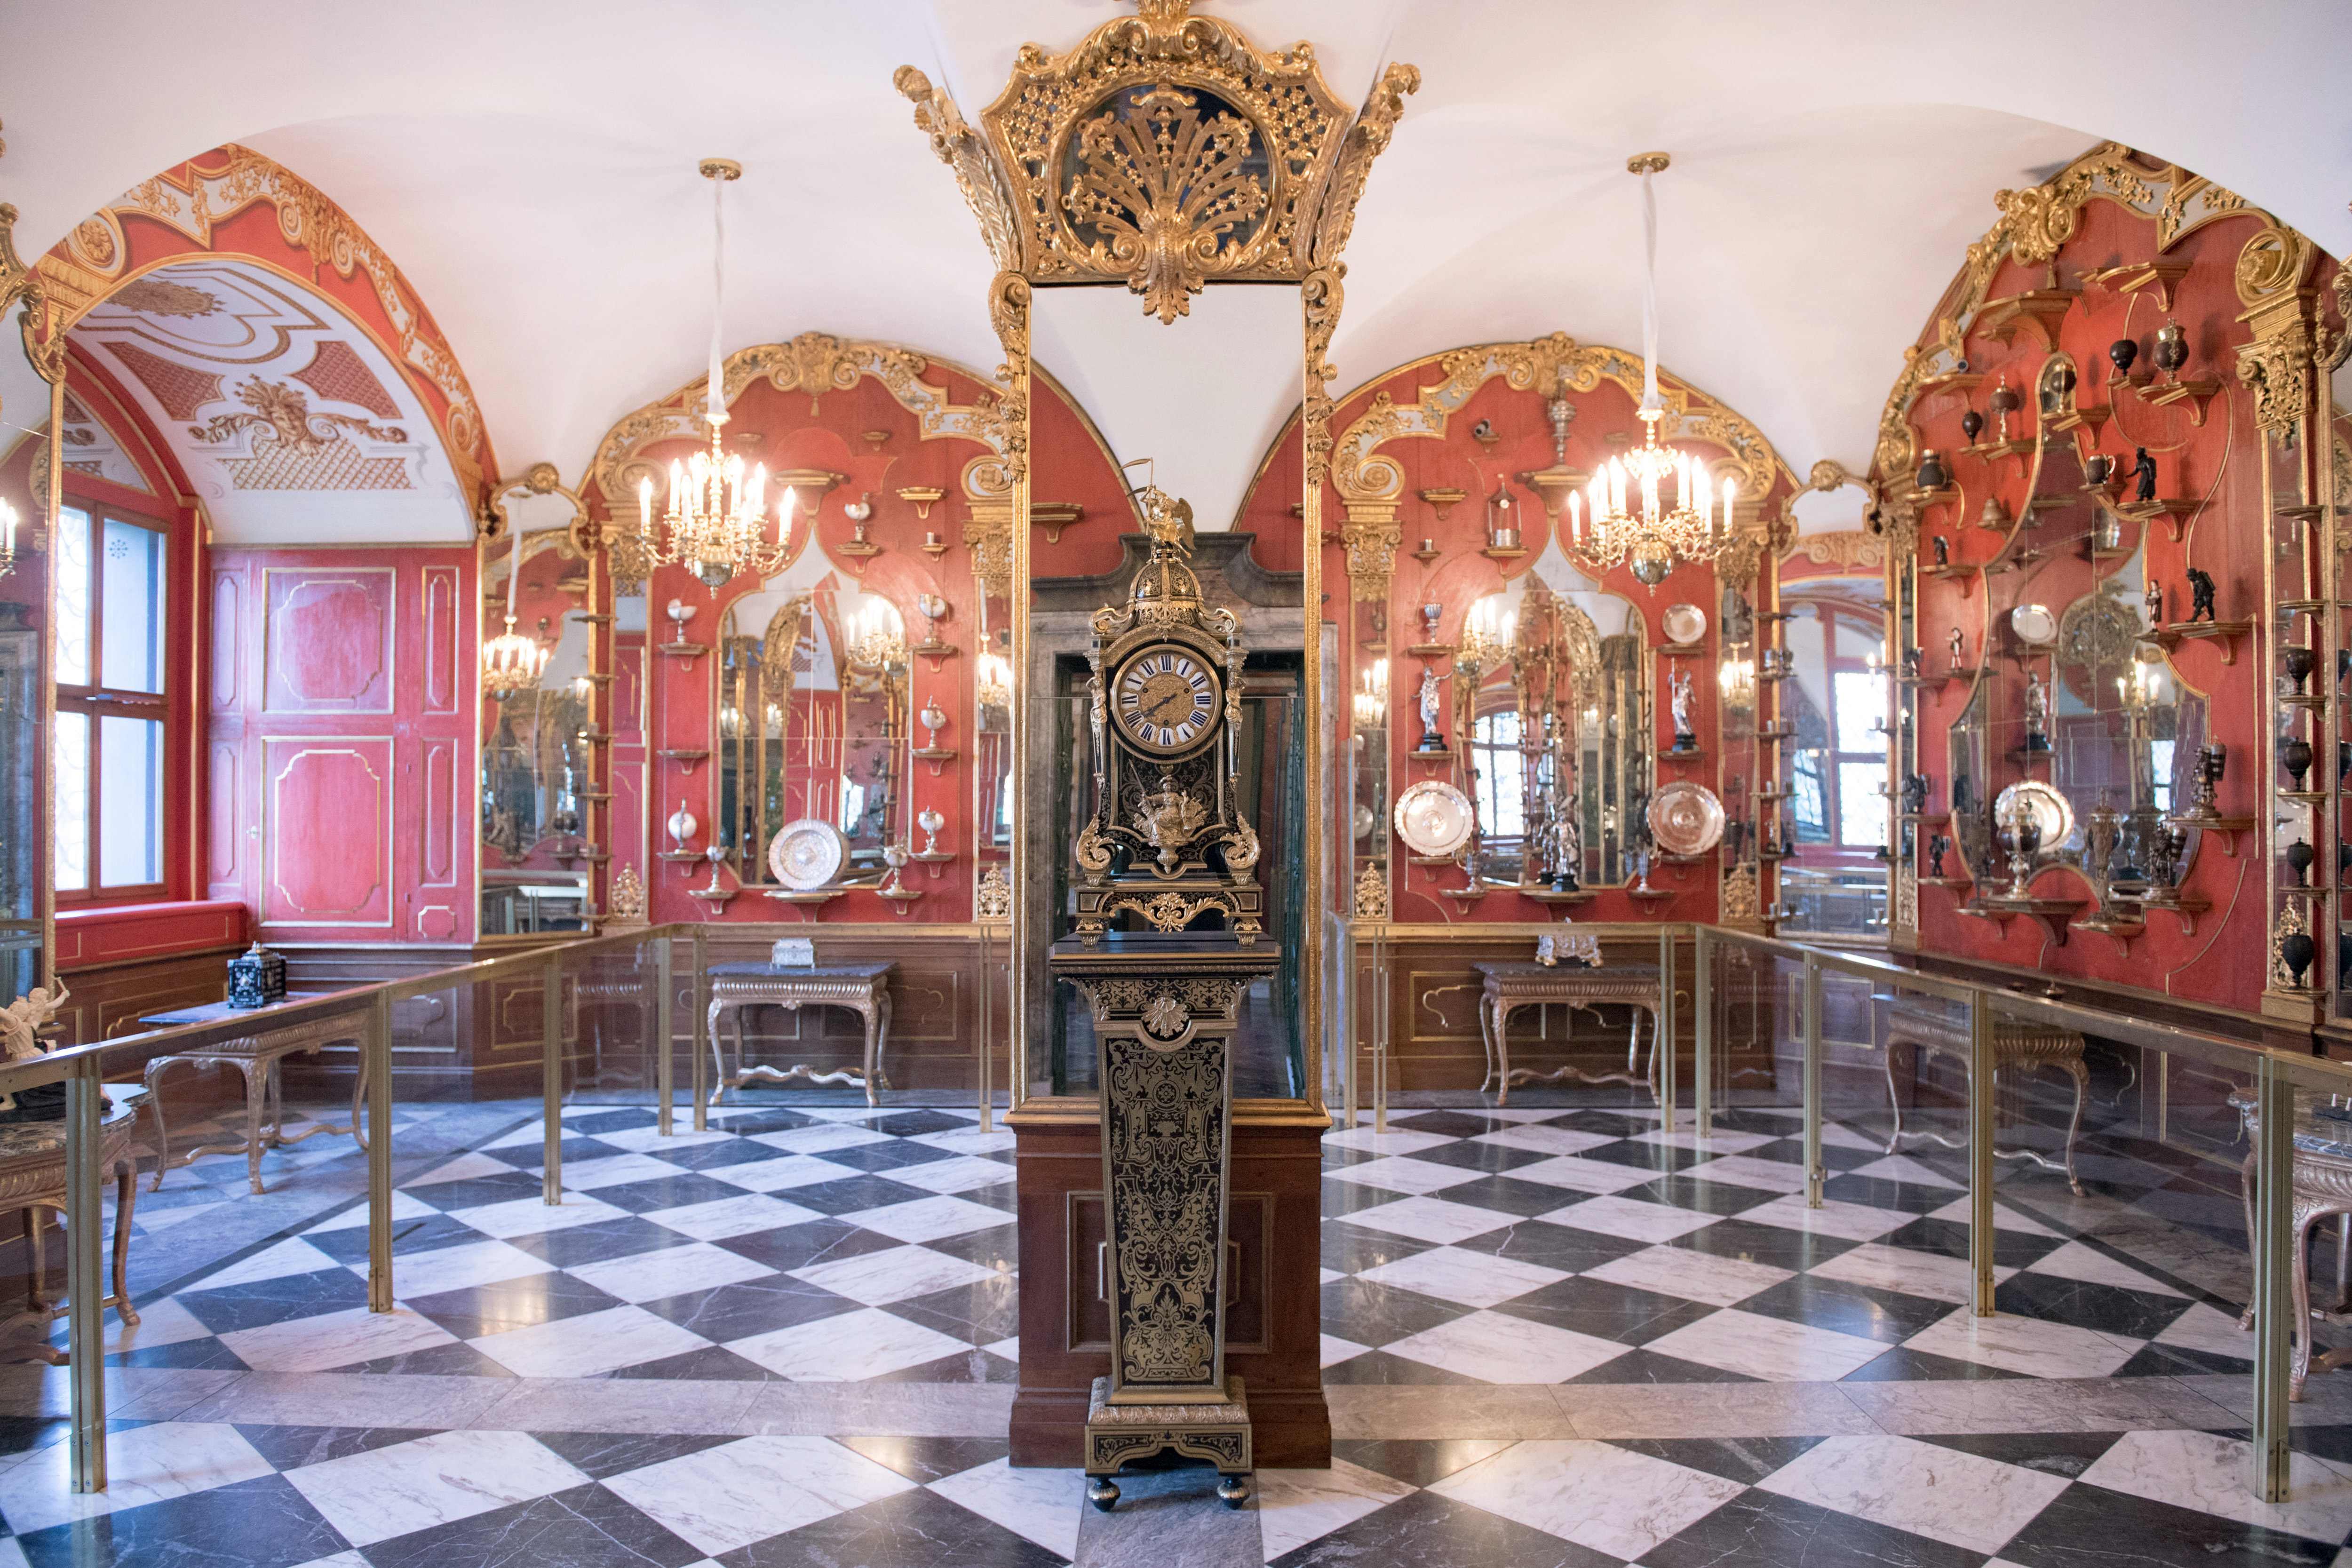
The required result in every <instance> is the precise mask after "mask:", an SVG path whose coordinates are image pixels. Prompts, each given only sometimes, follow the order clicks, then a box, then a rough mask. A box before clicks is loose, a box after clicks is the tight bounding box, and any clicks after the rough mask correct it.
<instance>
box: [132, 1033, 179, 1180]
mask: <svg viewBox="0 0 2352 1568" xmlns="http://www.w3.org/2000/svg"><path fill="white" fill-rule="evenodd" d="M187 1059H188V1058H185V1057H157V1058H155V1059H154V1060H153V1061H151V1062H149V1063H148V1064H147V1071H146V1072H145V1074H144V1075H143V1078H144V1081H145V1083H146V1085H147V1110H148V1111H149V1113H150V1114H152V1116H153V1117H154V1118H155V1181H154V1184H153V1185H152V1186H150V1187H149V1188H148V1189H147V1190H148V1191H149V1192H151V1193H155V1192H161V1191H163V1173H164V1172H166V1171H168V1170H170V1169H171V1168H172V1133H171V1130H170V1129H169V1128H168V1127H166V1126H165V1125H164V1124H163V1090H162V1089H161V1087H160V1086H161V1084H162V1083H163V1072H164V1069H165V1068H169V1067H171V1066H172V1064H173V1063H174V1062H184V1061H186V1060H187Z"/></svg>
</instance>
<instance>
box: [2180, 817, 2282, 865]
mask: <svg viewBox="0 0 2352 1568" xmlns="http://www.w3.org/2000/svg"><path fill="white" fill-rule="evenodd" d="M2164 825H2165V826H2167V827H2178V828H2180V829H2182V830H2184V831H2185V830H2187V829H2189V828H2192V827H2193V828H2195V829H2196V830H2197V831H2198V832H2200V833H2218V834H2221V836H2222V838H2221V853H2222V854H2224V855H2227V856H2228V857H2230V858H2231V859H2232V860H2234V859H2236V858H2238V835H2240V834H2242V833H2252V831H2253V830H2254V829H2255V828H2256V827H2257V826H2260V824H2259V823H2258V822H2257V821H2256V820H2255V819H2254V818H2253V817H2251V816H2195V815H2194V814H2191V813H2185V812H2184V813H2175V814H2174V815H2172V816H2167V817H2166V818H2165V819H2164Z"/></svg>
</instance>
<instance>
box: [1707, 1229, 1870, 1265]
mask: <svg viewBox="0 0 2352 1568" xmlns="http://www.w3.org/2000/svg"><path fill="white" fill-rule="evenodd" d="M1667 1245H1668V1246H1670V1247H1685V1248H1687V1249H1688V1250H1690V1251H1692V1252H1704V1253H1706V1254H1707V1255H1708V1256H1709V1257H1711V1258H1739V1259H1741V1260H1742V1261H1744V1262H1748V1263H1764V1264H1769V1265H1770V1266H1771V1267H1772V1268H1818V1267H1819V1266H1820V1265H1822V1264H1824V1263H1827V1262H1828V1261H1829V1260H1830V1259H1831V1258H1835V1257H1837V1256H1838V1255H1839V1254H1841V1253H1845V1252H1851V1251H1853V1249H1854V1247H1857V1246H1859V1245H1861V1244H1860V1243H1858V1242H1853V1241H1848V1240H1846V1239H1845V1238H1844V1237H1837V1236H1826V1235H1823V1234H1822V1232H1820V1231H1816V1230H1795V1229H1792V1228H1790V1226H1784V1225H1759V1224H1757V1223H1756V1222H1755V1221H1753V1220H1743V1219H1739V1218H1737V1217H1734V1218H1731V1219H1725V1220H1719V1221H1717V1223H1716V1224H1714V1225H1710V1226H1706V1227H1705V1228H1703V1229H1700V1230H1695V1231H1692V1232H1690V1233H1689V1234H1688V1235H1686V1236H1678V1237H1675V1239H1674V1240H1673V1241H1671V1242H1669V1243H1667Z"/></svg>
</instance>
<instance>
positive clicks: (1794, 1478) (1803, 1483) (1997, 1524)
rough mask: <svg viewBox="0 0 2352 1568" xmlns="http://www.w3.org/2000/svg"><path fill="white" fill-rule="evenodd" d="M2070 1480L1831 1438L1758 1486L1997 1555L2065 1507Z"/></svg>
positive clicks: (1868, 1440)
mask: <svg viewBox="0 0 2352 1568" xmlns="http://www.w3.org/2000/svg"><path fill="white" fill-rule="evenodd" d="M2069 1484H2070V1483H2069V1482H2068V1481H2067V1479H2066V1478H2065V1477H2063V1476H2055V1475H2049V1474H2045V1473H2044V1472H2042V1471H2040V1470H2030V1469H2027V1468H2024V1467H2022V1466H2020V1465H2005V1464H2002V1463H2001V1462H2000V1460H1998V1459H1988V1458H1981V1457H1979V1456H1978V1455H1975V1454H1964V1453H1961V1452H1959V1451H1958V1450H1957V1449H1953V1448H1945V1447H1937V1446H1936V1445H1935V1444H1932V1443H1922V1442H1919V1441H1917V1440H1916V1439H1914V1438H1910V1437H1889V1436H1844V1437H1826V1438H1823V1439H1822V1441H1821V1442H1820V1443H1817V1444H1815V1445H1814V1446H1813V1447H1811V1448H1808V1449H1807V1450H1805V1452H1803V1453H1802V1454H1800V1455H1799V1456H1798V1457H1797V1458H1795V1459H1793V1460H1791V1461H1790V1462H1789V1463H1788V1464H1786V1465H1784V1466H1782V1467H1781V1468H1780V1469H1778V1470H1776V1471H1774V1472H1773V1473H1772V1474H1771V1475H1769V1476H1767V1477H1766V1478H1765V1479H1762V1480H1761V1481H1759V1482H1758V1483H1757V1485H1758V1486H1759V1487H1760V1488H1761V1489H1764V1490H1765V1491H1768V1492H1775V1493H1778V1494H1779V1495H1780V1496H1781V1497H1790V1498H1795V1499H1797V1500H1799V1501H1801V1502H1809V1503H1812V1504H1814V1505H1815V1506H1817V1507H1820V1508H1826V1509H1830V1510H1834V1511H1836V1512H1838V1513H1847V1514H1852V1515H1853V1516H1854V1517H1856V1518H1857V1519H1866V1520H1869V1521H1871V1522H1872V1523H1874V1524H1884V1525H1886V1526H1888V1527H1889V1528H1891V1529H1895V1530H1906V1531H1910V1532H1911V1533H1912V1534H1914V1535H1924V1536H1926V1537H1927V1538H1928V1539H1929V1540H1930V1541H1940V1542H1945V1543H1946V1544H1948V1545H1951V1546H1958V1547H1960V1548H1962V1549H1964V1550H1966V1551H1969V1552H1998V1551H2000V1549H2001V1547H2003V1546H2005V1545H2007V1544H2008V1543H2009V1538H2010V1537H2011V1536H2012V1535H2015V1534H2016V1533H2017V1532H2018V1531H2021V1530H2022V1529H2024V1528H2025V1527H2026V1526H2027V1525H2028V1524H2030V1523H2032V1521H2033V1518H2034V1516H2035V1515H2037V1514H2039V1513H2040V1512H2041V1511H2042V1510H2043V1509H2045V1508H2047V1507H2049V1506H2050V1505H2051V1504H2052V1503H2053V1502H2055V1501H2056V1500H2057V1499H2058V1494H2059V1493H2061V1492H2063V1491H2064V1490H2065V1489H2066V1488H2067V1486H2068V1485H2069Z"/></svg>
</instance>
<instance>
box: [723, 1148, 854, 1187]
mask: <svg viewBox="0 0 2352 1568" xmlns="http://www.w3.org/2000/svg"><path fill="white" fill-rule="evenodd" d="M703 1174H704V1175H706V1176H709V1178H710V1179H711V1180H712V1181H714V1182H724V1183H726V1184H728V1185H729V1186H730V1187H741V1188H742V1189H743V1190H744V1191H745V1192H748V1193H780V1192H786V1191H789V1190H790V1189H792V1188H793V1187H813V1186H814V1185H816V1184H818V1183H819V1182H838V1181H840V1180H842V1179H843V1178H844V1177H845V1176H860V1175H864V1174H865V1173H864V1172H863V1171H858V1170H854V1169H852V1168H851V1167H849V1166H847V1165H836V1164H835V1163H833V1162H831V1161H830V1160H820V1159H818V1158H817V1157H816V1156H815V1155H814V1154H786V1155H784V1156H783V1157H782V1158H781V1159H775V1160H746V1161H744V1162H743V1163H741V1164H740V1165H719V1166H717V1167H715V1168H713V1169H711V1170H709V1171H705V1172H703Z"/></svg>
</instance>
